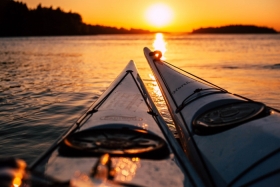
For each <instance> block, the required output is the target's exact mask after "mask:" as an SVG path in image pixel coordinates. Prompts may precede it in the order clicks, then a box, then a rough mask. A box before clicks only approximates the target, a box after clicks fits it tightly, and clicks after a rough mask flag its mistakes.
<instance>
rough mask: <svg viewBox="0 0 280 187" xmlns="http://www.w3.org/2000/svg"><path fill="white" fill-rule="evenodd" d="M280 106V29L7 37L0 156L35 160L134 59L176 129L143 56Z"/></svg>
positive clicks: (1, 68) (2, 53) (2, 42)
mask: <svg viewBox="0 0 280 187" xmlns="http://www.w3.org/2000/svg"><path fill="white" fill-rule="evenodd" d="M145 46H146V47H149V48H151V49H155V48H159V49H162V50H163V51H165V50H166V52H165V54H164V57H165V58H166V61H168V62H171V63H173V64H174V65H176V66H178V67H180V68H183V69H185V70H187V71H189V72H191V73H194V74H196V75H198V76H200V77H202V78H204V79H207V80H209V81H211V82H213V83H215V84H217V85H219V86H221V87H224V88H225V89H227V90H228V91H230V92H233V93H237V94H240V95H244V96H246V97H248V98H251V99H254V100H257V101H261V102H264V103H266V104H267V105H269V106H271V107H275V108H277V109H280V99H279V96H280V94H279V93H280V35H279V34H278V35H164V36H160V35H158V36H156V35H100V36H79V37H26V38H25V37H22V38H0V156H16V157H20V158H23V159H25V160H26V161H27V162H28V163H31V162H32V161H33V160H34V159H35V158H36V157H38V155H39V154H41V153H42V152H44V151H45V150H46V148H48V147H49V146H50V145H51V144H52V143H53V142H54V141H55V140H56V139H57V138H58V137H59V136H60V135H61V134H62V133H63V132H65V131H66V130H67V129H68V128H69V127H70V126H71V125H72V123H73V122H74V121H75V120H76V119H77V118H78V117H79V116H80V115H81V114H82V113H83V112H84V111H85V110H86V109H87V108H88V107H89V106H90V104H91V103H92V102H93V101H95V100H96V99H97V98H98V97H99V96H100V94H101V93H102V92H103V91H104V90H105V89H106V88H107V87H108V85H109V84H110V83H111V81H113V80H114V78H115V77H116V76H117V75H118V74H119V73H120V71H121V70H122V69H123V68H124V66H125V65H126V64H127V63H128V61H129V60H131V59H133V60H134V61H135V62H136V64H137V67H138V69H139V71H140V75H141V77H142V78H143V79H144V82H145V84H146V85H147V86H148V89H149V91H150V93H151V95H152V97H153V99H154V101H155V102H156V104H157V106H158V108H159V110H160V111H161V113H162V114H163V115H164V118H165V120H166V121H167V122H168V123H169V126H170V128H171V130H173V129H174V128H173V125H172V120H171V119H170V117H169V115H168V112H167V109H166V107H165V103H164V101H163V98H162V97H161V96H160V93H159V91H158V88H157V86H156V83H155V81H154V80H153V77H152V74H151V71H150V69H149V67H148V64H147V63H146V60H145V57H144V55H143V52H142V51H143V47H145Z"/></svg>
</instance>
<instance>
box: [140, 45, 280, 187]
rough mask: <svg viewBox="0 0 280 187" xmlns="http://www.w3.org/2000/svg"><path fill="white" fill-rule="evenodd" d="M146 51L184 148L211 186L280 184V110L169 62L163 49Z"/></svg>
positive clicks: (203, 178)
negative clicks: (165, 58)
mask: <svg viewBox="0 0 280 187" xmlns="http://www.w3.org/2000/svg"><path fill="white" fill-rule="evenodd" d="M144 54H145V57H146V59H147V61H148V63H149V65H150V67H151V69H152V72H153V74H154V76H155V79H156V81H157V83H158V85H159V88H160V90H161V92H162V94H163V97H164V99H165V101H166V103H167V107H168V110H169V112H170V114H171V117H172V119H173V121H174V123H175V126H176V129H177V131H178V134H179V138H180V141H181V144H182V148H183V150H184V152H185V154H186V155H187V157H188V158H189V159H190V161H191V163H192V165H193V166H194V167H195V169H196V170H197V171H198V173H199V175H200V176H201V178H202V180H203V181H204V182H205V184H206V185H207V186H278V185H279V183H280V162H279V160H280V113H279V110H277V109H273V108H271V107H268V106H266V105H265V104H263V103H260V102H255V101H253V100H250V99H248V98H246V97H243V96H239V95H237V94H232V93H230V92H228V91H227V90H225V89H223V88H221V87H219V86H216V85H214V84H212V83H210V82H208V81H206V80H203V79H201V78H200V77H198V76H196V75H193V74H191V73H189V72H187V71H185V70H182V69H180V68H178V67H176V66H174V65H172V64H170V63H168V62H165V61H163V60H161V55H162V54H161V52H160V51H154V52H152V51H151V50H150V49H148V48H144Z"/></svg>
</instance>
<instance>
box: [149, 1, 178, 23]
mask: <svg viewBox="0 0 280 187" xmlns="http://www.w3.org/2000/svg"><path fill="white" fill-rule="evenodd" d="M172 16H173V13H172V11H171V9H170V8H169V7H168V6H167V5H165V4H154V5H152V6H150V7H149V8H148V9H147V11H146V19H147V20H148V22H149V23H150V24H152V25H154V26H158V27H160V26H164V25H167V24H169V23H170V22H171V20H172Z"/></svg>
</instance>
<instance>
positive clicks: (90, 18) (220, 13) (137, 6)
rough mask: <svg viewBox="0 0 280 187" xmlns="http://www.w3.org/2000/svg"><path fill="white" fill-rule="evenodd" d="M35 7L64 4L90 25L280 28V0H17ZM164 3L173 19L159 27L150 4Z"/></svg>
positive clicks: (178, 29)
mask: <svg viewBox="0 0 280 187" xmlns="http://www.w3.org/2000/svg"><path fill="white" fill-rule="evenodd" d="M17 1H22V2H24V3H26V4H27V5H28V7H29V8H35V7H36V6H37V5H38V4H39V3H41V4H42V6H43V7H49V6H52V7H53V8H57V7H60V8H61V9H62V10H64V11H67V12H68V11H70V10H71V11H72V12H77V13H79V14H80V15H81V16H82V18H83V21H84V22H85V23H88V24H100V25H106V26H115V27H124V28H141V29H148V30H152V31H156V30H161V31H167V32H189V31H192V29H195V28H199V27H208V26H222V25H229V24H253V25H257V26H267V27H272V28H274V29H276V30H277V31H280V0H231V1H229V0H164V1H155V0H117V1H116V0H82V1H77V0H17ZM159 2H161V3H164V4H165V5H167V6H168V7H169V8H170V9H171V10H172V11H173V19H172V21H171V22H170V23H169V24H168V25H165V26H162V27H156V26H154V25H152V24H150V23H149V21H148V20H147V18H146V16H145V12H146V11H147V9H148V7H149V6H151V5H152V4H155V3H159Z"/></svg>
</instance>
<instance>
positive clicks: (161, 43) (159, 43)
mask: <svg viewBox="0 0 280 187" xmlns="http://www.w3.org/2000/svg"><path fill="white" fill-rule="evenodd" d="M166 45H167V43H166V41H165V40H164V37H163V34H162V33H156V38H155V40H154V43H153V47H154V50H159V51H161V53H162V57H161V59H163V60H166V58H165V56H164V54H165V52H166Z"/></svg>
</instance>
